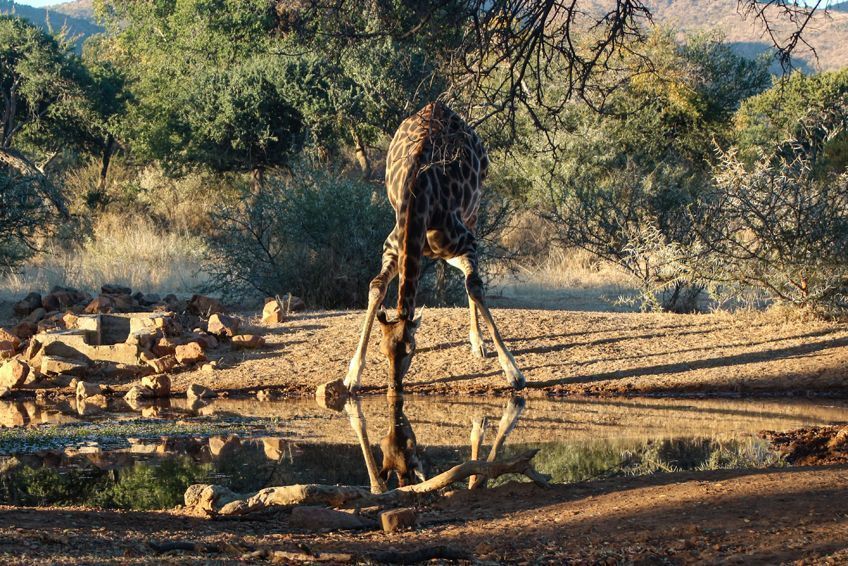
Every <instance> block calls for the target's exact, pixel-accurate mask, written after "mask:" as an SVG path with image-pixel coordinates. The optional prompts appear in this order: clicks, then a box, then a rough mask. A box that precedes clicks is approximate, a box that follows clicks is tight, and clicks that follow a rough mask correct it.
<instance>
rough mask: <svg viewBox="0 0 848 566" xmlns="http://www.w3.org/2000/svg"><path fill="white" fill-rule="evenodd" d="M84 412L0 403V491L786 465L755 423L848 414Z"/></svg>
mask: <svg viewBox="0 0 848 566" xmlns="http://www.w3.org/2000/svg"><path fill="white" fill-rule="evenodd" d="M80 409H81V407H80V406H78V405H76V403H74V402H73V401H71V402H68V401H63V402H59V403H54V404H46V403H40V402H35V401H23V402H2V403H0V425H2V426H5V427H11V428H5V429H0V502H3V503H11V504H17V505H47V504H55V505H70V504H75V505H78V504H85V505H98V506H105V507H123V508H135V509H157V508H167V507H172V506H174V505H176V504H179V503H181V501H182V496H183V492H184V490H185V488H186V486H188V485H190V484H192V483H216V484H222V485H226V486H227V487H230V488H231V489H233V490H234V491H237V492H250V491H256V490H259V489H261V488H263V487H268V486H275V485H287V484H297V483H324V484H345V485H369V484H370V485H371V487H372V489H373V490H377V491H382V490H384V489H386V488H387V486H386V483H389V484H390V486H388V487H393V486H394V485H396V484H400V482H401V481H402V482H403V483H412V482H415V481H421V479H422V477H423V476H424V475H425V474H426V476H427V477H433V476H435V475H436V474H439V473H441V472H443V471H445V470H447V469H448V468H450V467H452V466H454V465H456V464H458V463H461V462H463V461H466V460H469V459H478V458H487V459H490V460H493V459H496V458H498V459H507V458H511V457H514V456H515V455H517V454H519V453H522V452H525V451H526V450H528V449H530V448H539V453H538V455H537V456H536V458H535V460H534V465H535V467H536V469H537V470H538V471H539V472H541V473H545V474H548V475H550V476H552V478H553V481H554V482H574V481H586V480H592V479H596V478H603V477H610V476H616V475H639V474H651V473H656V472H662V471H673V470H703V469H714V468H746V467H763V466H773V465H781V464H782V462H781V460H780V458H779V457H778V456H777V455H776V454H775V453H774V452H773V451H772V450H770V448H769V446H768V445H767V443H766V442H765V441H764V440H761V439H760V438H758V437H757V436H756V432H757V431H759V430H762V429H772V430H789V429H793V428H799V427H802V426H810V425H817V424H832V423H834V424H835V423H845V422H848V410H846V407H845V405H844V404H841V403H838V402H833V401H818V402H810V401H785V400H784V401H740V400H736V401H732V400H730V401H728V400H671V399H670V400H657V399H650V400H644V399H628V400H598V399H568V400H565V401H551V400H546V399H531V400H530V401H529V402H525V400H524V399H523V398H521V397H514V398H512V399H509V400H507V401H506V402H504V401H502V400H492V399H434V398H420V397H414V396H413V397H406V398H403V397H395V398H388V399H387V398H385V397H379V398H378V397H373V398H366V399H362V400H360V399H353V400H351V402H350V403H348V405H347V406H346V407H345V412H344V413H343V414H336V413H332V412H329V411H326V410H324V409H320V408H318V407H316V406H315V405H314V404H312V403H311V402H310V403H306V402H303V401H287V402H277V403H269V402H265V403H257V402H255V401H249V400H217V401H213V402H211V403H208V404H204V405H202V406H189V405H187V404H186V403H185V401H184V400H179V399H172V400H171V401H170V402H165V403H159V404H155V405H154V404H150V403H146V404H143V405H140V406H137V407H135V408H134V412H133V410H131V408H130V407H128V406H127V405H126V404H125V403H123V401H121V400H118V399H110V400H108V403H107V404H106V406H105V407H104V406H103V404H102V403H98V404H97V411H93V410H92V409H90V408H89V406H88V405H87V406H86V407H83V408H82V409H83V410H80ZM81 415H83V416H81ZM495 419H499V420H498V421H497V422H498V425H497V429H496V430H495V428H494V426H491V425H492V423H494V422H495ZM344 420H347V421H348V422H349V424H350V426H351V427H352V428H353V431H354V433H355V434H354V435H351V433H350V428H348V427H347V425H346V424H344ZM233 423H236V424H233ZM245 423H247V424H245ZM487 423H488V425H489V426H487ZM219 425H220V426H219ZM366 425H367V426H366ZM369 428H370V430H371V432H372V433H374V434H376V435H378V436H379V437H380V438H381V440H380V442H379V447H378V446H372V445H371V443H370V441H369V440H368V429H369ZM487 428H488V429H489V430H488V431H487ZM128 430H129V431H132V432H131V433H127V432H125V431H128ZM107 433H108V434H110V435H111V436H109V437H108V439H107V438H106V434H107ZM487 433H488V435H493V436H489V437H488V438H487ZM469 437H470V439H471V441H470V442H469ZM45 438H46V439H48V440H49V442H45V441H44V439H45ZM116 440H117V441H116ZM48 447H58V449H48ZM374 450H380V453H379V454H377V453H376V452H374ZM375 454H376V455H377V457H379V458H381V462H382V466H378V465H377V461H378V460H377V459H376V458H375ZM363 461H364V462H365V464H366V465H365V466H363ZM416 472H420V475H419V474H417V473H416ZM512 479H518V478H509V477H502V478H499V479H498V480H497V482H504V481H509V480H512ZM471 481H472V485H473V483H474V482H480V483H482V482H485V481H486V478H472V480H471Z"/></svg>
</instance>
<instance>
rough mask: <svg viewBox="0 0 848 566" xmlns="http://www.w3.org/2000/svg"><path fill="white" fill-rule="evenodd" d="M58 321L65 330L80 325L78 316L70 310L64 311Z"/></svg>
mask: <svg viewBox="0 0 848 566" xmlns="http://www.w3.org/2000/svg"><path fill="white" fill-rule="evenodd" d="M59 322H60V323H61V325H62V326H64V327H65V329H66V330H73V329H75V328H79V327H80V318H79V317H78V316H77V315H76V314H74V313H73V312H71V311H67V312H65V314H63V315H62V317H61V318H60V319H59Z"/></svg>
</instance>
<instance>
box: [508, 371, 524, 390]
mask: <svg viewBox="0 0 848 566" xmlns="http://www.w3.org/2000/svg"><path fill="white" fill-rule="evenodd" d="M506 381H507V383H509V386H510V387H512V388H513V389H515V390H516V391H520V390H522V389H524V387H525V386H526V385H527V380H525V379H524V375H523V374H522V373H521V371H520V370H519V369H518V368H512V370H511V371H508V372H507V374H506Z"/></svg>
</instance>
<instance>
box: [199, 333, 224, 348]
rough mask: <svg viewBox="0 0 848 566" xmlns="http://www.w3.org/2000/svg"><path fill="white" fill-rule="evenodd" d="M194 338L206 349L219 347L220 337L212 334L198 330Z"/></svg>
mask: <svg viewBox="0 0 848 566" xmlns="http://www.w3.org/2000/svg"><path fill="white" fill-rule="evenodd" d="M194 339H195V340H196V341H197V342H199V343H200V345H201V346H202V347H203V349H204V350H214V349H215V348H217V347H218V339H217V338H215V337H214V336H212V335H211V334H206V333H205V332H197V333H195V334H194Z"/></svg>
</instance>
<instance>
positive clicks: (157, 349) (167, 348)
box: [151, 337, 177, 358]
mask: <svg viewBox="0 0 848 566" xmlns="http://www.w3.org/2000/svg"><path fill="white" fill-rule="evenodd" d="M151 351H152V352H153V353H154V354H156V355H157V356H158V357H160V358H161V357H162V356H169V355H170V356H173V355H174V354H176V353H177V344H176V342H174V341H173V340H171V339H170V338H167V337H162V338H160V339H159V341H158V342H156V344H154V345H153V346H152V347H151Z"/></svg>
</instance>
